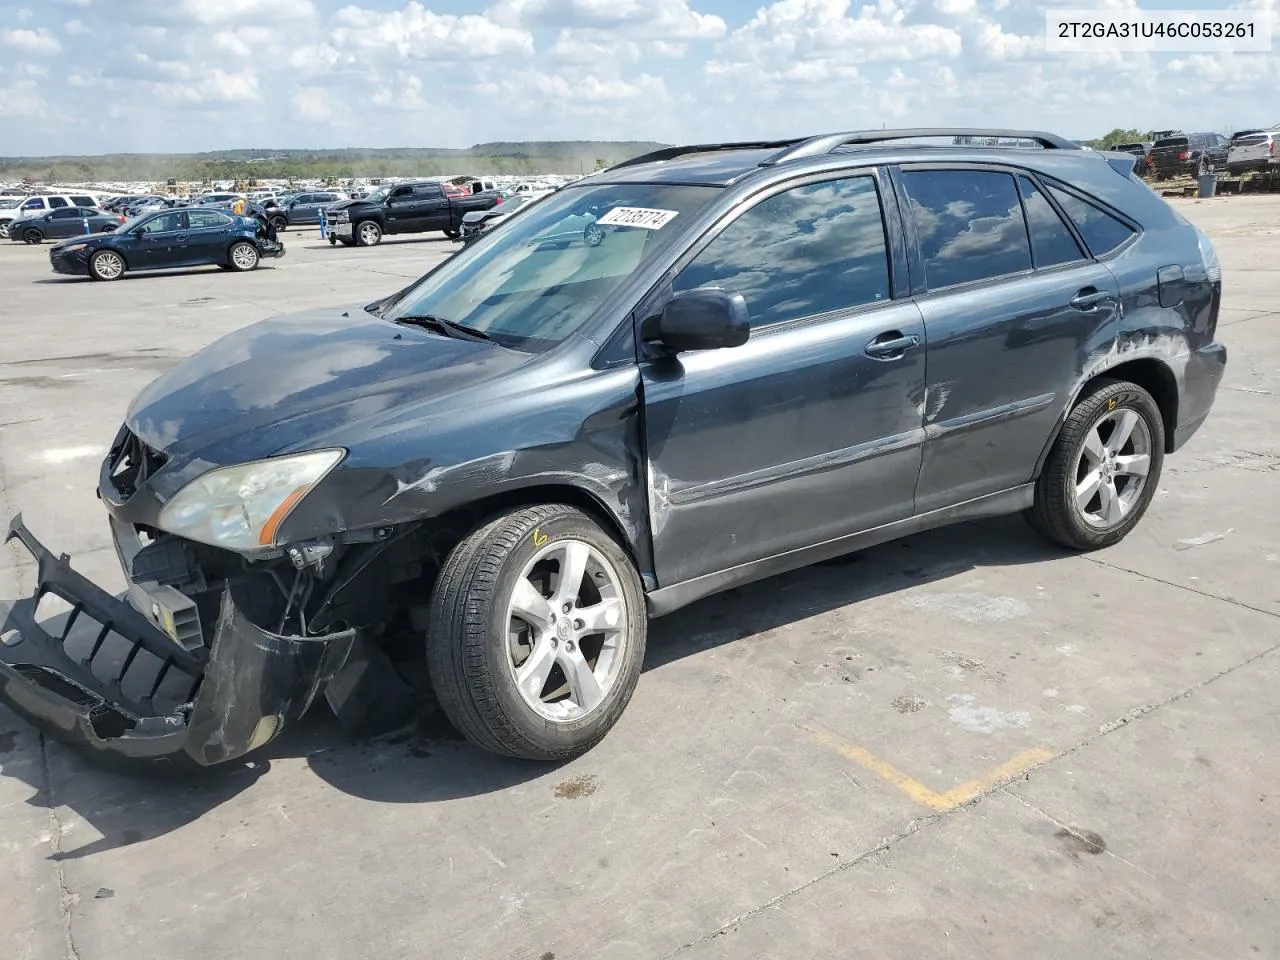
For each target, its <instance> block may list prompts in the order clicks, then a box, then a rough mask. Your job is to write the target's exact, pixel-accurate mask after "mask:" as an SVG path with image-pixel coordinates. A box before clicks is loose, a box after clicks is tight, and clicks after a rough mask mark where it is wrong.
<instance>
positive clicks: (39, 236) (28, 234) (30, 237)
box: [22, 227, 44, 244]
mask: <svg viewBox="0 0 1280 960" xmlns="http://www.w3.org/2000/svg"><path fill="white" fill-rule="evenodd" d="M22 242H23V243H30V244H36V243H44V234H43V233H41V232H40V231H39V230H37V229H36V228H35V227H28V228H27V229H26V230H23V231H22Z"/></svg>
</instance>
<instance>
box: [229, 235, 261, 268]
mask: <svg viewBox="0 0 1280 960" xmlns="http://www.w3.org/2000/svg"><path fill="white" fill-rule="evenodd" d="M260 259H261V258H260V257H259V256H258V248H257V247H255V246H254V245H253V244H252V243H249V242H248V241H245V240H241V241H240V242H239V243H233V244H232V245H231V249H230V250H228V251H227V265H228V266H229V267H230V268H231V269H232V270H235V271H237V272H239V273H247V272H248V271H250V270H256V269H257V267H258V262H259V260H260Z"/></svg>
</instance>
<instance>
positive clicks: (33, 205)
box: [22, 197, 45, 210]
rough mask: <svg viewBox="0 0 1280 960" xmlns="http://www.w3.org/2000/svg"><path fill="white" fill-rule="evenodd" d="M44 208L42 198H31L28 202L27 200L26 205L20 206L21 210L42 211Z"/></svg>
mask: <svg viewBox="0 0 1280 960" xmlns="http://www.w3.org/2000/svg"><path fill="white" fill-rule="evenodd" d="M44 208H45V206H44V198H43V197H32V198H31V199H30V200H28V201H27V202H26V203H24V204H23V205H22V209H23V210H43V209H44Z"/></svg>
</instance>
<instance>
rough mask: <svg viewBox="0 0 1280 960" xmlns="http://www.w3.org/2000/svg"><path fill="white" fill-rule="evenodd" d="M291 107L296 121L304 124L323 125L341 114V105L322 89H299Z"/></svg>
mask: <svg viewBox="0 0 1280 960" xmlns="http://www.w3.org/2000/svg"><path fill="white" fill-rule="evenodd" d="M293 106H294V109H295V110H296V111H297V114H298V119H300V120H302V121H304V122H306V123H325V122H328V121H331V120H333V119H334V118H335V117H336V116H337V115H339V114H340V113H342V105H341V104H340V103H339V102H338V101H336V100H335V99H334V97H333V94H332V93H330V92H329V91H328V90H326V89H325V88H323V87H299V88H298V90H297V92H295V93H294V95H293Z"/></svg>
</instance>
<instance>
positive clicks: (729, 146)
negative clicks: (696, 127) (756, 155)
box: [601, 137, 810, 173]
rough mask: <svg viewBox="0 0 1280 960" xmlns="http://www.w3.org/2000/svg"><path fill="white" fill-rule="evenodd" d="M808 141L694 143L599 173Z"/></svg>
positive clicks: (797, 139) (804, 138)
mask: <svg viewBox="0 0 1280 960" xmlns="http://www.w3.org/2000/svg"><path fill="white" fill-rule="evenodd" d="M809 139H810V138H807V137H793V138H792V139H790V140H746V141H742V142H739V143H694V144H689V145H687V146H683V147H663V148H662V149H661V150H654V151H652V152H651V153H645V154H641V155H640V156H638V157H632V158H631V159H630V160H623V161H622V162H621V163H615V164H614V165H613V166H612V167H609V168H608V169H607V170H604V171H601V172H602V173H607V172H609V171H610V170H621V169H622V168H623V167H634V166H638V165H639V164H642V163H657V162H658V161H660V160H674V159H675V158H676V157H683V156H685V155H686V154H690V153H715V152H716V151H717V150H784V149H786V148H788V147H794V146H796V145H797V144H803V143H806V142H808V140H809Z"/></svg>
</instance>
